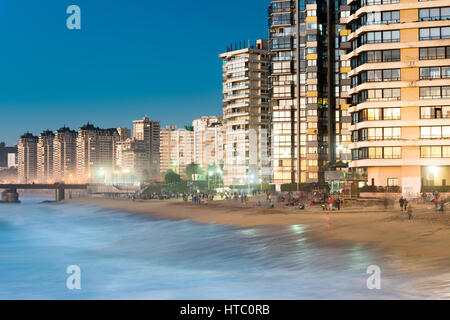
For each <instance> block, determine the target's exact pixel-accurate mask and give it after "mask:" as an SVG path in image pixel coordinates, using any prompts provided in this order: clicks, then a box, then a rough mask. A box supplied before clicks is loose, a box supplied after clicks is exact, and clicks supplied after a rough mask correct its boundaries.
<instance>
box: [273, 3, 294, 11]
mask: <svg viewBox="0 0 450 320" xmlns="http://www.w3.org/2000/svg"><path fill="white" fill-rule="evenodd" d="M290 10H291V1H283V2H274V3H272V5H271V6H270V13H273V12H289V11H290Z"/></svg>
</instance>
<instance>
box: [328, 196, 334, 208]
mask: <svg viewBox="0 0 450 320" xmlns="http://www.w3.org/2000/svg"><path fill="white" fill-rule="evenodd" d="M328 205H329V207H330V211H334V209H333V198H332V197H330V198H329V199H328Z"/></svg>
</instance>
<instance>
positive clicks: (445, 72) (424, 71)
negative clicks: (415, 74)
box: [420, 66, 450, 80]
mask: <svg viewBox="0 0 450 320" xmlns="http://www.w3.org/2000/svg"><path fill="white" fill-rule="evenodd" d="M446 78H450V67H448V66H445V67H427V68H420V79H421V80H425V79H446Z"/></svg>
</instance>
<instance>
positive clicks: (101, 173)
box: [77, 123, 119, 181]
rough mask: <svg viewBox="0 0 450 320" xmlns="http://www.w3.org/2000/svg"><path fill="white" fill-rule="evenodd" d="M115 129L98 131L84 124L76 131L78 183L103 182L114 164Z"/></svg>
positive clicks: (117, 138) (116, 135)
mask: <svg viewBox="0 0 450 320" xmlns="http://www.w3.org/2000/svg"><path fill="white" fill-rule="evenodd" d="M118 140H119V134H118V132H117V129H115V128H111V129H100V128H96V127H94V126H93V125H92V124H89V123H88V124H86V125H84V126H82V127H81V128H80V129H79V130H78V137H77V178H78V180H79V181H105V176H106V175H109V174H111V172H112V171H113V169H114V164H115V146H116V143H117V141H118Z"/></svg>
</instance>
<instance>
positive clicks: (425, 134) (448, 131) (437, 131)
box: [420, 126, 450, 139]
mask: <svg viewBox="0 0 450 320" xmlns="http://www.w3.org/2000/svg"><path fill="white" fill-rule="evenodd" d="M420 138H421V139H441V138H450V126H433V127H420Z"/></svg>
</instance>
